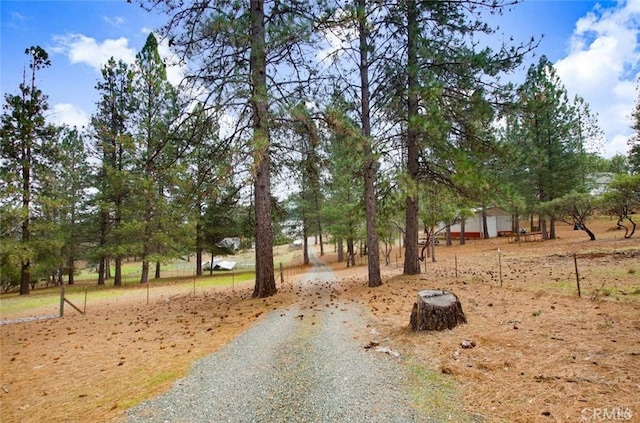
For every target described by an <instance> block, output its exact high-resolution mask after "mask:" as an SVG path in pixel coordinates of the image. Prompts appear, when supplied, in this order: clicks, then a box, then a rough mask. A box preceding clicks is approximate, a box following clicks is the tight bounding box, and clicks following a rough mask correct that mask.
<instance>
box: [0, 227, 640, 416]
mask: <svg viewBox="0 0 640 423" xmlns="http://www.w3.org/2000/svg"><path fill="white" fill-rule="evenodd" d="M612 226H613V224H612V222H610V221H608V220H604V219H603V220H600V221H598V222H597V225H596V226H594V230H595V231H596V234H597V235H598V236H599V238H601V240H598V241H595V242H589V241H587V240H586V236H585V235H584V233H583V232H577V231H572V230H571V229H570V228H567V227H564V228H563V227H561V228H560V233H559V235H560V239H559V240H555V241H545V242H531V243H523V244H509V243H508V242H507V240H506V239H495V240H487V241H472V242H469V243H468V244H467V245H465V246H458V245H454V246H451V247H444V246H439V247H438V248H437V250H436V254H437V259H438V261H437V262H436V263H431V262H428V263H427V264H426V271H425V272H424V273H423V274H422V275H417V276H411V277H405V276H401V275H400V272H401V269H400V268H399V266H400V265H401V264H400V265H398V266H396V265H392V266H388V267H386V266H385V267H383V274H384V280H385V283H384V284H383V286H381V287H378V288H375V289H373V288H368V287H366V283H365V281H364V276H363V275H365V274H366V268H365V267H364V266H357V267H355V268H350V269H345V267H344V264H342V263H335V257H334V255H333V254H327V255H326V256H325V260H326V261H327V262H329V263H331V262H333V264H332V266H333V267H334V269H336V271H337V273H338V275H339V276H341V277H342V278H343V282H342V283H341V285H340V287H339V289H338V287H334V295H336V296H338V297H339V298H340V299H341V300H345V301H354V302H358V303H361V304H363V305H364V306H365V307H366V308H368V309H369V310H370V311H371V318H372V319H373V320H372V321H373V322H374V326H375V328H376V330H377V331H378V332H379V335H377V337H379V338H381V339H386V338H388V342H391V343H393V346H394V348H396V349H399V350H400V351H401V352H402V353H403V356H404V357H405V358H407V359H408V360H410V361H411V363H414V364H416V365H418V366H419V367H422V368H426V369H428V370H430V371H431V372H433V374H437V375H440V376H441V377H443V378H446V380H450V381H452V382H454V385H455V386H457V387H458V388H459V389H460V391H461V397H460V398H461V401H462V405H463V407H464V409H465V410H466V411H468V412H469V413H471V414H480V415H482V416H484V417H485V419H486V421H488V422H494V421H495V422H499V421H507V422H548V421H553V422H576V421H580V418H581V413H582V410H593V409H604V408H608V409H612V408H613V407H623V408H627V409H629V410H631V411H632V412H633V413H634V415H633V419H634V420H635V421H638V419H640V370H639V369H640V276H639V275H640V239H639V238H636V239H635V240H625V241H623V240H621V239H620V238H621V235H620V233H619V232H617V231H612V230H610V229H611V227H612ZM498 248H499V249H500V258H501V262H502V284H503V286H502V287H500V277H501V275H500V272H498ZM574 253H576V254H577V256H578V265H579V269H580V273H581V275H582V277H583V278H584V279H582V280H581V284H582V292H583V297H582V298H578V297H577V295H576V288H575V273H574V262H573V254H574ZM398 261H399V262H400V263H401V261H402V258H400V257H398ZM456 261H457V267H458V269H457V270H458V277H457V278H456V275H455V274H456V269H455V263H456ZM302 271H304V268H299V269H296V270H295V271H293V270H292V271H291V272H290V273H287V274H286V280H285V284H284V285H282V286H281V290H280V292H279V293H278V294H277V295H276V296H274V297H271V298H268V299H263V300H258V299H252V298H250V293H251V286H247V285H245V286H243V287H240V288H238V287H236V291H235V292H231V290H229V289H226V290H220V289H212V290H209V291H206V292H201V291H199V292H198V293H197V294H196V295H193V294H188V295H184V294H182V295H179V296H174V297H172V299H170V300H169V301H167V300H161V301H155V302H153V303H152V304H150V305H146V304H145V303H144V302H143V301H142V300H141V296H136V295H131V296H130V297H128V298H130V300H129V301H127V300H121V301H117V302H114V301H108V302H107V301H105V302H98V303H90V304H89V307H88V313H87V315H86V316H82V315H79V314H77V313H69V314H67V315H66V316H65V317H64V318H63V319H53V320H45V321H38V322H30V323H20V324H13V325H5V326H2V327H0V336H1V339H0V340H1V348H2V355H1V357H0V365H1V367H0V399H1V402H2V409H1V414H0V420H1V421H2V422H40V421H56V422H62V421H65V422H76V421H77V422H81V421H82V422H84V421H109V420H113V419H117V418H118V417H119V416H121V415H122V413H123V410H124V409H126V408H127V407H128V406H130V405H132V404H135V403H137V402H139V401H141V400H142V399H144V398H148V397H151V396H154V395H157V394H158V393H160V392H163V391H165V390H166V389H168V388H169V387H170V386H171V383H172V381H173V380H175V379H176V378H178V377H180V376H182V375H184V374H185V373H186V372H187V371H188V369H189V366H190V364H191V363H192V362H193V361H194V360H196V359H197V358H199V357H202V356H204V355H206V354H210V353H211V352H214V351H216V350H218V349H219V348H221V347H222V346H223V345H225V344H226V343H228V342H229V341H230V340H231V339H233V338H234V337H235V336H237V335H238V334H240V333H241V332H242V331H244V330H246V329H247V328H248V327H249V326H250V325H252V324H254V323H255V322H256V321H257V320H259V319H260V317H261V316H262V315H264V314H265V313H267V312H269V311H271V310H275V309H278V308H280V307H284V306H286V305H288V304H291V303H293V302H295V301H300V298H299V296H298V295H297V294H296V292H295V290H294V289H292V284H291V283H290V280H291V278H294V277H295V275H296V274H298V273H299V272H302ZM278 285H279V286H280V285H281V284H280V282H279V281H278ZM434 287H435V288H446V289H449V290H451V291H453V292H455V293H456V294H457V295H458V296H459V297H460V300H461V302H462V305H463V309H464V311H465V313H466V315H467V318H468V321H469V323H468V324H466V325H463V326H460V327H457V328H455V329H454V330H451V331H444V332H439V333H418V334H414V333H412V332H411V331H410V330H409V329H408V324H409V315H410V313H411V306H412V304H413V301H414V298H415V295H416V292H417V291H418V290H420V289H425V288H434ZM8 317H10V316H5V315H3V318H8ZM371 336H372V337H373V336H374V335H371ZM463 339H471V340H473V341H474V342H475V343H476V347H475V348H473V349H462V348H460V346H459V343H460V341H461V340H463ZM362 341H363V345H364V344H366V340H362ZM440 376H439V377H440ZM588 413H589V411H587V414H588ZM587 417H588V415H587ZM585 421H586V420H585ZM591 421H593V420H591ZM631 421H633V420H631Z"/></svg>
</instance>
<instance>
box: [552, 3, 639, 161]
mask: <svg viewBox="0 0 640 423" xmlns="http://www.w3.org/2000/svg"><path fill="white" fill-rule="evenodd" d="M638 19H640V0H629V1H626V2H625V1H624V0H623V1H620V2H619V3H618V5H617V6H616V7H613V8H610V9H604V8H602V7H599V6H596V8H594V10H593V11H592V12H589V13H588V14H587V15H586V16H584V17H583V18H581V19H579V20H578V22H576V26H575V29H574V32H573V35H572V38H571V40H570V45H569V52H568V55H567V57H565V58H564V59H561V60H559V61H557V62H556V64H555V67H556V69H557V72H558V75H559V76H560V78H561V79H562V81H563V83H564V85H565V87H566V88H567V91H568V92H569V94H570V95H574V94H578V95H580V96H581V97H583V98H584V99H585V100H586V101H587V102H588V103H589V105H590V106H591V109H592V110H593V111H594V112H596V113H597V114H598V116H599V123H600V126H601V127H602V129H603V130H604V132H605V136H606V138H607V143H606V145H605V156H607V157H611V156H613V155H614V154H616V153H621V154H626V151H627V147H626V140H627V139H628V137H629V136H630V135H631V132H632V131H631V128H630V125H631V122H630V120H629V117H628V116H629V115H630V114H631V112H632V110H633V107H634V104H635V100H636V95H635V86H636V81H637V79H638V77H640V45H639V43H638V39H640V27H639V26H638V24H637V22H638Z"/></svg>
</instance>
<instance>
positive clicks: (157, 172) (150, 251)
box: [131, 33, 182, 283]
mask: <svg viewBox="0 0 640 423" xmlns="http://www.w3.org/2000/svg"><path fill="white" fill-rule="evenodd" d="M134 70H135V76H134V80H133V87H134V91H135V92H136V98H137V104H138V107H137V108H136V110H135V113H133V114H132V116H131V119H132V124H133V131H134V140H135V143H136V147H137V148H136V158H135V164H134V167H135V170H136V172H135V174H137V175H139V177H138V178H137V180H136V183H137V186H138V187H139V189H138V190H137V192H138V194H140V196H141V198H140V199H139V201H140V204H142V207H141V209H140V218H139V219H138V221H139V223H140V227H139V228H136V229H137V231H136V232H139V237H138V239H139V240H140V247H139V250H140V251H139V254H140V256H141V259H142V272H141V277H140V282H141V283H147V282H148V281H149V267H150V258H152V257H155V258H156V260H157V262H156V274H155V277H156V278H159V277H160V260H159V259H160V258H162V257H163V256H170V250H171V246H170V245H167V244H166V243H165V242H163V240H164V239H166V237H165V236H164V234H166V233H167V232H169V231H170V230H171V228H172V227H175V226H174V222H170V221H168V219H169V216H170V212H169V210H168V208H169V207H170V205H171V202H170V199H169V198H168V196H167V189H168V188H169V187H171V186H173V185H174V184H173V182H172V178H173V176H174V175H175V174H176V173H177V172H176V165H177V162H178V159H179V157H178V156H179V155H180V154H181V150H182V149H181V148H180V145H178V144H176V140H177V138H176V137H175V136H174V135H173V134H172V131H173V129H172V128H173V127H175V126H176V125H177V122H178V118H179V115H180V113H179V107H178V94H177V92H176V89H175V88H173V87H172V86H171V84H170V83H169V82H168V81H167V73H166V66H165V64H164V62H163V61H162V59H161V58H160V54H159V52H158V42H157V40H156V37H155V35H153V34H152V33H151V34H149V36H148V37H147V41H146V43H145V45H144V47H143V48H142V50H141V51H140V53H138V55H137V56H136V64H135V68H134Z"/></svg>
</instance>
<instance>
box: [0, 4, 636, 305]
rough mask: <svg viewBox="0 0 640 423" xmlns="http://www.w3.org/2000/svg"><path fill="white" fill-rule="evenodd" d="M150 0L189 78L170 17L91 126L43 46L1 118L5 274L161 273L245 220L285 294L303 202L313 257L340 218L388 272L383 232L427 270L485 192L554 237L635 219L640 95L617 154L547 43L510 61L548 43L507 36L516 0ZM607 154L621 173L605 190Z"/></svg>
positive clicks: (371, 277)
mask: <svg viewBox="0 0 640 423" xmlns="http://www.w3.org/2000/svg"><path fill="white" fill-rule="evenodd" d="M142 5H143V6H144V7H146V8H149V9H155V10H157V11H160V12H162V13H164V14H165V15H166V17H167V23H166V25H165V26H164V27H163V28H160V29H159V30H158V34H160V35H161V36H162V37H164V38H165V39H167V40H168V42H169V45H170V46H171V48H172V51H173V52H174V54H175V55H176V56H177V57H178V59H179V60H180V61H181V62H183V63H186V64H187V71H186V74H185V76H184V79H183V81H182V83H181V84H180V85H179V86H174V85H172V84H170V83H169V81H168V80H167V73H166V66H167V64H165V63H164V62H163V60H162V58H161V57H160V55H159V53H158V41H157V38H156V36H155V35H153V34H151V35H149V37H148V38H147V41H146V43H145V45H144V46H143V48H142V49H141V50H140V52H139V53H138V55H137V56H136V60H135V63H133V64H127V63H124V62H122V61H118V60H115V59H113V58H112V59H110V60H109V61H108V62H107V63H106V64H105V65H104V66H103V68H102V73H101V78H100V79H99V81H98V82H97V84H96V87H95V88H96V90H97V92H98V93H99V100H98V102H97V104H96V109H95V111H94V113H93V115H92V117H91V123H90V125H89V126H88V127H86V128H70V127H66V126H55V125H52V124H50V123H49V122H47V120H46V113H47V110H48V100H47V96H46V95H45V94H44V93H43V91H41V89H40V88H39V86H38V76H39V75H40V72H42V71H45V70H46V68H48V67H49V66H51V62H50V60H49V57H48V54H47V53H46V51H44V50H43V49H42V48H40V47H30V48H28V49H27V50H26V54H27V55H28V56H29V58H30V65H29V69H28V71H27V70H25V72H24V78H23V82H22V83H21V84H20V86H19V87H18V91H17V94H11V93H6V94H5V96H4V106H3V108H4V110H3V114H2V118H1V119H2V128H1V143H2V144H1V146H0V148H1V153H2V156H1V158H0V175H1V177H2V179H1V185H0V224H1V227H0V236H1V241H2V242H1V245H0V279H1V282H2V286H3V288H4V289H5V290H6V289H11V288H12V287H19V290H20V294H28V293H29V291H30V287H32V286H33V284H34V283H35V282H36V281H38V280H41V279H43V278H44V279H48V280H51V281H55V282H58V283H62V281H63V278H66V281H67V283H70V284H72V283H74V274H75V273H76V272H77V271H78V267H77V263H78V262H79V261H84V262H87V263H89V264H90V265H92V266H95V269H96V270H97V273H98V278H97V283H98V284H105V283H106V281H107V280H111V279H112V280H113V284H114V285H116V286H119V285H122V280H123V277H122V264H123V261H124V260H126V259H127V258H130V257H135V258H138V259H139V260H140V261H141V263H142V264H141V278H140V282H142V283H147V282H148V281H149V279H150V278H151V272H153V277H154V278H160V277H161V275H162V264H163V263H164V262H167V261H168V260H171V259H175V258H177V257H184V256H186V255H189V254H194V253H195V254H196V269H197V272H198V274H201V272H202V256H203V253H204V252H205V251H212V250H215V249H216V248H218V247H216V246H219V245H220V241H221V240H222V239H224V238H225V237H232V236H233V237H241V238H243V239H245V240H246V242H247V244H248V245H255V251H256V283H255V289H254V296H257V297H265V296H269V295H272V294H274V293H275V292H276V286H275V278H274V264H273V245H274V244H275V243H277V242H278V241H279V240H282V235H280V231H279V230H278V228H279V225H280V224H282V223H283V222H284V221H285V220H287V219H289V220H291V219H293V220H296V221H299V222H301V224H302V231H301V233H300V237H301V238H302V239H303V241H304V247H305V248H304V250H303V251H304V252H305V253H304V254H305V256H304V257H305V260H306V261H308V255H306V252H307V239H308V238H309V236H311V235H316V236H318V238H319V241H320V247H321V251H322V252H323V243H324V241H326V240H325V239H323V238H322V237H323V236H324V235H329V236H330V239H331V242H332V243H333V244H334V245H335V248H336V250H337V252H338V256H339V260H341V261H345V262H346V263H347V264H348V265H353V264H355V257H356V255H357V254H366V255H367V256H368V257H367V258H368V260H367V266H368V283H369V285H370V286H372V287H373V286H377V285H380V284H381V283H382V282H381V277H380V252H381V251H382V252H383V257H385V261H386V263H387V264H389V257H390V254H391V251H392V249H393V248H394V246H395V245H396V244H402V248H404V249H405V262H404V273H405V274H416V273H419V272H420V266H419V259H421V258H423V256H424V251H419V247H418V237H419V234H420V233H424V234H425V235H426V236H427V239H429V240H431V241H432V240H433V238H434V235H435V234H433V228H434V227H435V226H436V224H438V223H440V224H444V225H445V227H449V226H450V225H453V224H454V223H457V222H464V218H465V217H467V216H468V215H469V214H470V210H471V209H472V208H485V207H488V206H500V207H502V208H504V209H505V210H508V211H509V212H510V213H511V214H512V215H513V217H514V221H515V222H519V221H520V220H523V219H526V220H530V222H531V226H535V227H537V228H539V229H540V230H541V231H542V232H543V234H544V236H545V237H550V238H554V237H555V232H556V229H555V224H556V222H558V221H565V222H568V223H571V224H574V225H576V227H579V228H581V229H583V230H585V231H586V232H587V233H588V234H589V236H590V237H591V238H592V239H595V234H593V233H592V232H591V231H590V230H589V227H588V222H587V217H589V216H591V215H592V214H593V213H595V212H596V211H600V212H601V213H605V214H608V215H612V216H616V217H617V218H618V224H619V226H620V227H622V228H625V229H626V232H625V237H631V236H633V233H634V231H635V222H634V220H633V219H634V214H635V213H636V212H637V210H638V209H639V208H640V205H639V203H640V194H639V191H640V189H639V185H640V181H639V178H640V176H639V174H640V99H639V101H638V104H637V106H636V109H635V110H634V111H631V114H632V118H633V129H634V130H635V135H634V137H633V138H631V139H630V141H629V154H628V155H627V156H622V155H617V156H615V157H613V158H611V159H605V158H603V157H601V156H599V155H598V153H597V151H598V150H597V148H598V147H599V146H601V144H602V141H603V138H604V137H603V134H602V131H601V130H600V129H599V128H598V126H597V123H596V116H595V115H594V114H593V113H592V112H591V111H590V109H589V106H588V104H587V103H586V102H585V101H584V99H582V98H581V97H579V96H576V97H574V98H569V96H568V94H567V92H566V89H565V88H564V86H563V84H562V81H561V80H560V78H559V77H558V76H557V74H556V73H555V70H554V68H553V65H552V64H551V63H550V62H549V60H548V59H547V58H546V57H544V56H542V57H540V59H539V61H538V63H537V64H534V65H532V66H531V67H530V68H529V69H528V72H527V74H526V77H525V80H524V81H523V82H522V83H521V84H520V85H516V84H513V83H507V82H504V81H503V79H504V77H505V75H506V74H508V73H510V72H513V71H514V70H515V69H517V68H518V67H520V66H521V65H522V63H523V61H524V60H525V59H526V58H527V57H529V56H530V54H531V53H532V52H533V51H534V50H535V48H536V46H537V43H536V41H535V40H534V39H531V40H529V41H527V42H525V43H521V44H517V43H513V42H511V44H509V43H503V42H499V43H498V42H496V40H502V39H507V38H505V37H503V36H502V35H500V34H498V33H497V30H496V29H494V28H492V27H490V26H489V25H487V24H486V19H485V18H486V16H487V15H488V14H490V13H493V14H495V13H503V12H506V9H507V8H508V7H510V6H511V2H510V1H495V0H473V1H471V0H470V1H438V2H433V1H421V0H388V1H387V0H385V1H369V0H316V1H301V0H292V1H288V2H280V1H277V0H274V1H264V0H251V1H235V0H233V1H232V0H217V1H204V0H201V1H195V2H185V3H182V2H174V1H165V0H147V1H142ZM483 39H484V40H487V42H485V43H482V42H479V41H478V40H483ZM596 173H610V174H613V175H616V176H615V179H614V180H613V182H612V183H611V184H610V186H609V189H608V190H607V191H606V192H605V193H604V194H603V195H599V196H597V197H596V196H594V195H593V194H592V192H593V188H594V187H593V186H591V185H590V182H589V181H590V180H591V179H590V178H589V175H591V174H596ZM534 216H535V219H537V220H536V221H535V222H534ZM514 230H516V231H517V230H518V228H514ZM461 242H464V238H461ZM432 246H433V244H431V247H432ZM112 272H113V274H112Z"/></svg>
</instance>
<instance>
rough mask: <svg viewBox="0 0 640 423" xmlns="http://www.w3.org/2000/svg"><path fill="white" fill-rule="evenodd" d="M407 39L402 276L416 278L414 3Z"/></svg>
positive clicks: (415, 63) (416, 199)
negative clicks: (413, 276) (405, 159)
mask: <svg viewBox="0 0 640 423" xmlns="http://www.w3.org/2000/svg"><path fill="white" fill-rule="evenodd" d="M408 3H409V4H408V13H407V21H408V37H407V54H408V63H407V90H408V93H407V99H408V100H407V116H408V120H409V121H408V124H407V173H408V175H409V183H410V184H411V185H410V186H409V187H407V198H406V211H405V213H406V215H405V234H406V235H405V236H406V239H405V256H404V270H403V273H404V274H405V275H417V274H418V273H420V263H419V261H418V189H417V187H418V148H419V147H418V130H417V128H416V125H417V121H416V119H417V117H418V86H417V85H418V84H417V79H416V73H417V71H418V55H417V48H418V47H417V44H416V38H417V34H418V24H417V12H416V2H415V0H409V2H408Z"/></svg>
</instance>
